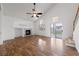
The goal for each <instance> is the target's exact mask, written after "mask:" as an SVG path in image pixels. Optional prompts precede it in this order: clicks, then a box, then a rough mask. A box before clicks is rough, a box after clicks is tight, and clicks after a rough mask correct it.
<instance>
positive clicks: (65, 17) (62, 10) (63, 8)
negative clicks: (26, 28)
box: [36, 4, 75, 39]
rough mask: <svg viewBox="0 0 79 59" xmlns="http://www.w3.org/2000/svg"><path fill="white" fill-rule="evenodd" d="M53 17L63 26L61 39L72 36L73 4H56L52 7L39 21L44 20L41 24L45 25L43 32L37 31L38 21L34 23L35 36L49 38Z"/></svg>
mask: <svg viewBox="0 0 79 59" xmlns="http://www.w3.org/2000/svg"><path fill="white" fill-rule="evenodd" d="M54 16H58V17H59V20H60V22H61V23H62V24H63V38H64V39H65V38H67V37H70V36H72V34H73V20H74V16H75V12H74V4H57V5H56V6H54V7H53V8H52V9H51V10H50V11H49V12H48V13H47V14H46V15H45V16H43V17H42V18H40V19H39V20H41V19H42V20H44V22H43V23H44V24H45V25H46V30H45V31H40V30H39V21H36V24H37V25H36V29H37V34H39V35H44V36H49V37H50V24H51V23H52V17H54Z"/></svg>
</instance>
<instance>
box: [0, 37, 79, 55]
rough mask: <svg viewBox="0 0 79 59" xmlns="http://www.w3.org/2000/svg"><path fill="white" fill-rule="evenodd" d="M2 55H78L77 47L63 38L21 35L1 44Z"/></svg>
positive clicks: (0, 53)
mask: <svg viewBox="0 0 79 59" xmlns="http://www.w3.org/2000/svg"><path fill="white" fill-rule="evenodd" d="M0 55H2V56H4V55H5V56H78V55H79V54H78V53H77V51H76V49H75V48H72V47H67V46H65V44H64V41H63V40H62V39H54V38H47V37H44V36H27V37H24V38H23V37H19V38H15V39H13V40H8V41H5V42H4V44H3V45H1V46H0Z"/></svg>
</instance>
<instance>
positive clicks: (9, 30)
mask: <svg viewBox="0 0 79 59" xmlns="http://www.w3.org/2000/svg"><path fill="white" fill-rule="evenodd" d="M22 21H23V22H26V23H28V22H29V21H26V20H23V19H19V18H14V17H10V16H3V19H2V39H3V40H9V39H13V38H14V37H15V31H14V23H15V22H22ZM23 22H22V23H23ZM30 24H31V23H30ZM15 26H17V25H15Z"/></svg>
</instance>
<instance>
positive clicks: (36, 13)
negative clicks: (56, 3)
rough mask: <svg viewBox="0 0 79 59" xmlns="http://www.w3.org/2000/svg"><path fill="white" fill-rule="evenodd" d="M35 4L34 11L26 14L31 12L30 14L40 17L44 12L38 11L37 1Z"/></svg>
mask: <svg viewBox="0 0 79 59" xmlns="http://www.w3.org/2000/svg"><path fill="white" fill-rule="evenodd" d="M33 5H34V8H33V9H32V12H31V13H26V14H30V15H32V17H37V18H39V16H41V15H42V14H43V13H41V12H36V3H33Z"/></svg>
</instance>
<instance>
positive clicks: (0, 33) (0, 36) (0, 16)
mask: <svg viewBox="0 0 79 59" xmlns="http://www.w3.org/2000/svg"><path fill="white" fill-rule="evenodd" d="M0 42H1V10H0Z"/></svg>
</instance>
